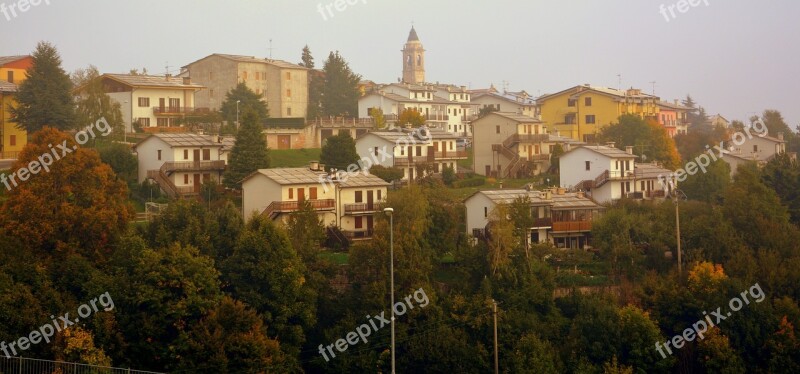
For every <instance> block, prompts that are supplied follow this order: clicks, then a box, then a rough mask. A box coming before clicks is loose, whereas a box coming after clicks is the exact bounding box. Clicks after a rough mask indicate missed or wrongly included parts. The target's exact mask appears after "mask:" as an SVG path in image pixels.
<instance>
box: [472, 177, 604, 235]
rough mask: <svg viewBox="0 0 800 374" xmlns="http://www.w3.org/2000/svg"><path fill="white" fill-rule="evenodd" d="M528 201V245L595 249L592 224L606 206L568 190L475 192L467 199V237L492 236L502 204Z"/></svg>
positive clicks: (496, 190) (580, 193)
mask: <svg viewBox="0 0 800 374" xmlns="http://www.w3.org/2000/svg"><path fill="white" fill-rule="evenodd" d="M515 201H526V202H527V203H528V204H529V205H530V208H531V216H532V217H533V218H534V222H533V225H532V226H531V227H529V228H528V229H527V231H528V235H526V240H528V244H533V243H551V244H553V245H555V246H556V247H558V248H570V249H589V248H591V231H592V221H593V220H594V219H596V218H598V217H599V216H600V214H601V212H602V211H603V207H602V206H600V205H598V204H597V203H596V202H594V201H593V200H592V199H590V198H589V197H587V196H585V195H584V194H583V193H582V192H567V191H566V189H564V188H552V189H547V190H545V191H531V190H527V189H495V190H484V191H479V192H476V193H474V194H473V195H472V196H470V197H468V198H467V199H466V200H464V205H465V207H466V212H467V214H466V228H467V235H472V236H473V237H474V238H478V239H485V238H490V237H491V235H492V234H491V220H492V218H494V216H495V215H493V214H492V212H493V210H494V209H495V208H496V207H497V206H498V205H500V204H512V203H514V202H515Z"/></svg>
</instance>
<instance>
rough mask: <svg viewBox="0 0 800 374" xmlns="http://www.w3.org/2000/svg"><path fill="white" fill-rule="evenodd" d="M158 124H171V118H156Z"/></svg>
mask: <svg viewBox="0 0 800 374" xmlns="http://www.w3.org/2000/svg"><path fill="white" fill-rule="evenodd" d="M156 125H157V126H159V127H161V126H169V118H156Z"/></svg>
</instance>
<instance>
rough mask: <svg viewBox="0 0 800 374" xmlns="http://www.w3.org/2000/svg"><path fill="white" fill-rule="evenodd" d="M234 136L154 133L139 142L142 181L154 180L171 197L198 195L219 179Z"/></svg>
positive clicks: (137, 149) (140, 178)
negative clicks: (205, 184)
mask: <svg viewBox="0 0 800 374" xmlns="http://www.w3.org/2000/svg"><path fill="white" fill-rule="evenodd" d="M233 144H234V139H232V138H220V137H219V136H212V135H198V134H183V133H182V134H153V135H150V136H148V137H147V138H145V139H144V140H142V141H141V142H139V143H138V144H136V146H134V150H135V151H136V155H137V159H138V162H139V173H138V181H139V183H141V182H143V181H145V180H148V179H149V180H152V181H154V182H155V183H157V184H158V186H159V187H160V188H161V189H162V190H163V191H164V192H165V193H166V194H167V195H169V196H170V197H185V196H196V195H197V194H198V193H199V192H200V187H201V185H202V184H203V183H206V182H214V183H219V182H220V181H221V180H222V174H223V172H224V171H225V167H226V165H227V163H228V155H229V154H230V151H231V149H233Z"/></svg>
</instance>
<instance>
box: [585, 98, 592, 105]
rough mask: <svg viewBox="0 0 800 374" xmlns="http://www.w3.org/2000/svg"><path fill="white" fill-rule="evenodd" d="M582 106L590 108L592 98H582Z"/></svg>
mask: <svg viewBox="0 0 800 374" xmlns="http://www.w3.org/2000/svg"><path fill="white" fill-rule="evenodd" d="M583 105H584V106H592V98H591V97H584V98H583Z"/></svg>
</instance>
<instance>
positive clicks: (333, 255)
mask: <svg viewBox="0 0 800 374" xmlns="http://www.w3.org/2000/svg"><path fill="white" fill-rule="evenodd" d="M319 256H320V257H322V258H324V259H326V260H328V261H330V262H333V263H334V264H337V265H347V260H348V259H349V258H350V254H348V253H347V252H330V251H323V252H320V254H319Z"/></svg>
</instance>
